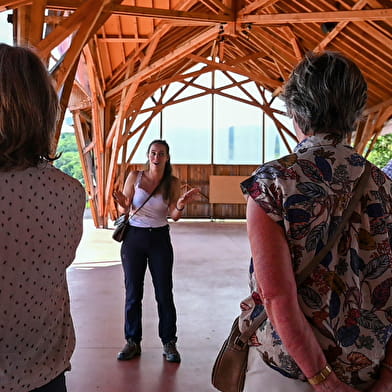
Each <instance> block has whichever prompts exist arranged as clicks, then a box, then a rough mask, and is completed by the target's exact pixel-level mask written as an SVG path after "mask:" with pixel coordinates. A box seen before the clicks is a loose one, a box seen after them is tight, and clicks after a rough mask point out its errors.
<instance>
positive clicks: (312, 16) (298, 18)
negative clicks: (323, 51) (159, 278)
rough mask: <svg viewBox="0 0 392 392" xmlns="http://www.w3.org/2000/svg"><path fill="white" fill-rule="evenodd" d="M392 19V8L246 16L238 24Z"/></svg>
mask: <svg viewBox="0 0 392 392" xmlns="http://www.w3.org/2000/svg"><path fill="white" fill-rule="evenodd" d="M391 18H392V8H388V9H385V8H384V9H375V10H360V11H356V10H353V11H333V12H311V13H304V12H298V13H296V14H268V15H267V14H265V15H246V16H244V17H242V18H240V19H238V20H237V23H254V24H258V25H276V24H293V23H323V22H331V21H332V22H360V21H363V20H386V21H387V20H389V19H391Z"/></svg>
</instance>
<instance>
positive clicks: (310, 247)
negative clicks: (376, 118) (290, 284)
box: [240, 135, 392, 387]
mask: <svg viewBox="0 0 392 392" xmlns="http://www.w3.org/2000/svg"><path fill="white" fill-rule="evenodd" d="M365 162H366V161H365V159H364V158H363V157H362V156H360V155H359V154H357V153H356V152H355V151H354V150H353V149H352V148H351V147H350V146H347V145H344V144H342V143H341V142H340V141H339V140H337V139H336V138H334V136H332V135H318V136H311V137H309V138H307V139H306V140H304V141H303V142H302V143H300V144H299V145H298V146H297V147H296V149H295V151H294V153H293V154H290V155H288V156H285V157H283V158H281V159H278V160H275V161H272V162H269V163H266V164H263V165H262V166H260V167H259V168H258V169H257V170H256V171H255V173H254V175H253V176H252V177H250V178H249V179H247V180H246V181H244V182H243V183H242V185H241V186H242V189H243V192H244V193H246V194H248V195H249V196H250V197H252V198H253V199H254V200H255V201H256V202H257V203H258V204H259V206H260V207H261V208H263V209H264V211H265V212H266V213H267V214H268V215H269V216H270V217H271V219H273V220H274V221H275V222H277V223H278V224H279V225H281V226H282V227H283V228H284V231H285V234H286V237H287V241H288V244H289V248H290V251H291V255H292V262H293V271H294V273H295V274H298V273H299V272H300V271H301V270H302V269H303V268H304V267H306V266H307V265H308V264H309V262H310V261H311V260H312V258H313V257H314V256H315V254H317V253H318V252H319V251H320V250H321V249H322V247H323V246H324V245H325V244H326V243H327V241H328V237H329V236H330V235H331V234H332V233H333V231H334V230H335V229H336V227H337V224H338V222H339V220H340V219H341V216H342V214H343V212H344V209H345V208H346V206H347V205H348V203H349V201H350V198H351V197H352V191H353V189H354V187H355V185H356V183H357V181H358V179H359V177H360V176H361V174H362V172H363V170H364V166H365ZM391 193H392V181H391V180H390V179H389V178H388V177H387V176H386V175H385V174H384V173H383V172H382V171H381V170H380V169H378V168H377V167H375V166H374V165H372V170H371V176H370V179H369V183H368V184H367V188H366V190H365V193H364V195H363V196H362V198H361V201H360V203H359V205H358V207H357V208H356V209H355V211H354V213H353V215H352V217H351V219H350V221H349V223H348V224H347V225H346V228H345V229H344V230H343V232H342V234H341V235H340V238H338V240H337V241H336V244H335V245H334V246H333V247H332V249H331V251H330V252H329V253H328V254H327V256H326V257H325V258H324V259H323V260H322V262H321V263H320V265H319V266H318V267H316V268H315V270H314V271H313V272H312V274H311V275H310V277H309V278H308V279H307V280H306V281H305V283H304V284H302V285H301V286H300V287H299V288H298V300H299V303H300V306H301V308H302V310H303V312H304V314H305V316H306V317H307V319H308V321H309V323H310V324H311V326H312V328H313V330H314V333H315V335H316V337H317V339H318V341H319V342H320V345H321V347H322V348H323V350H324V353H325V355H326V358H327V361H328V362H329V363H330V364H331V365H332V367H333V369H334V371H335V372H336V374H337V375H338V377H339V378H340V379H341V380H342V381H343V382H345V383H347V384H350V385H352V386H359V387H360V386H361V385H364V384H365V383H369V382H371V380H372V379H374V378H376V376H377V371H378V366H379V363H380V361H381V360H382V359H383V357H384V353H385V346H386V343H387V342H388V339H389V338H390V337H391V335H392V296H391V287H392V251H391V247H392V199H391ZM250 278H251V279H250V287H251V295H250V296H249V297H248V298H247V299H245V300H244V301H243V302H242V303H241V309H242V315H241V324H240V325H242V328H243V327H244V325H247V324H249V322H250V320H252V319H253V318H254V317H256V316H257V315H258V314H259V313H260V311H261V310H262V309H263V304H262V300H261V298H260V296H259V294H258V290H257V284H256V281H255V279H254V276H253V267H252V265H251V268H250ZM250 344H251V345H254V346H257V349H258V351H259V353H260V355H261V357H262V358H263V360H264V361H265V362H266V363H267V364H268V365H269V366H271V367H272V368H274V369H276V370H277V371H279V372H280V373H282V374H284V375H285V376H287V377H292V378H297V379H302V380H306V378H305V376H304V375H303V374H302V372H301V370H300V369H299V368H298V366H297V365H296V363H295V361H294V360H293V359H292V358H291V357H290V355H289V354H288V352H287V351H286V349H285V347H284V345H283V344H282V342H281V340H280V338H279V336H278V334H277V333H276V331H275V330H274V328H273V326H272V324H271V323H270V322H269V320H267V321H266V322H265V323H264V324H263V325H262V326H261V327H260V328H259V330H258V331H257V333H256V334H255V336H253V337H252V338H251V340H250Z"/></svg>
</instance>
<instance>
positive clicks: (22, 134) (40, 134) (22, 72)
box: [0, 44, 59, 171]
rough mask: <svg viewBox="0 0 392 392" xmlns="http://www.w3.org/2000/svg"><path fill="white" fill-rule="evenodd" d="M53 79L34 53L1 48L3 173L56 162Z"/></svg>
mask: <svg viewBox="0 0 392 392" xmlns="http://www.w3.org/2000/svg"><path fill="white" fill-rule="evenodd" d="M58 106H59V105H58V97H57V94H56V91H55V89H54V87H53V85H52V80H51V77H50V75H49V73H48V71H47V69H46V67H45V65H44V64H43V62H42V61H41V59H40V58H39V57H38V56H37V55H36V54H35V53H34V52H33V50H32V49H29V48H25V47H12V46H9V45H6V44H0V171H8V170H22V169H25V168H27V167H33V166H36V165H38V164H39V163H40V162H45V161H46V162H47V161H53V160H55V159H56V158H57V157H51V155H50V152H51V146H52V142H53V136H54V130H55V126H56V121H57V113H58Z"/></svg>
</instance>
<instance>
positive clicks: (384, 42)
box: [0, 0, 392, 227]
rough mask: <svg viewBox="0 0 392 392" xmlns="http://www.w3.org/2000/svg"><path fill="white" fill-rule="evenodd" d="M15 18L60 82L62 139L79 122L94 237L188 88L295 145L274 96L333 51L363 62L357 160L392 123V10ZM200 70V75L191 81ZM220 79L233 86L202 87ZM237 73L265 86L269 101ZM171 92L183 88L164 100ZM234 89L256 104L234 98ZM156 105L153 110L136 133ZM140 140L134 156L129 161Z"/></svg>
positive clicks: (120, 7) (233, 1) (301, 3)
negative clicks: (300, 67)
mask: <svg viewBox="0 0 392 392" xmlns="http://www.w3.org/2000/svg"><path fill="white" fill-rule="evenodd" d="M10 10H12V11H13V12H12V14H11V15H10V17H9V19H10V22H12V23H13V28H14V41H15V43H16V44H22V45H30V46H33V47H35V48H36V50H37V51H38V53H39V55H40V56H41V58H42V59H43V60H44V61H45V62H46V63H47V64H48V67H49V69H50V72H51V74H52V76H53V78H54V80H55V83H56V87H57V91H58V93H59V96H60V100H61V108H62V117H61V121H60V123H59V126H58V130H57V134H56V140H58V138H59V135H60V130H61V124H62V120H63V118H64V114H65V110H66V108H67V107H69V109H70V110H71V112H72V114H73V117H74V127H75V134H76V137H77V141H78V147H79V153H80V158H81V162H82V168H83V174H84V177H85V181H86V190H87V192H88V195H89V198H90V204H91V210H92V213H93V218H94V222H95V225H96V226H97V227H107V224H108V218H109V217H115V216H116V210H115V206H114V204H113V200H112V191H113V188H114V186H120V187H121V186H122V184H123V182H124V179H125V177H126V174H127V172H128V170H129V164H130V163H132V157H133V155H134V153H135V148H137V147H138V145H139V144H140V141H141V139H142V138H143V135H144V134H145V133H146V130H147V129H148V126H149V124H150V123H151V121H152V119H153V118H154V117H155V116H156V115H157V114H158V113H159V112H160V111H161V110H162V109H163V108H164V107H166V106H168V105H172V104H175V103H178V102H180V100H179V99H178V100H177V99H176V96H179V95H180V90H181V89H186V88H187V87H189V86H193V87H195V86H197V87H198V89H199V90H202V91H201V92H200V93H199V95H197V96H201V95H206V94H212V93H214V94H220V95H222V96H226V97H231V98H233V99H237V100H239V101H241V102H245V103H248V104H250V105H254V106H256V107H259V108H260V109H261V110H263V111H264V112H265V113H266V114H267V115H268V116H270V117H271V118H272V120H273V121H274V123H275V125H276V128H277V130H278V132H279V134H280V135H281V137H282V140H283V141H284V143H286V145H287V146H288V143H287V138H291V137H293V135H292V134H291V133H290V131H289V130H288V129H287V128H285V126H284V125H283V124H282V123H281V122H280V121H279V120H278V118H277V117H276V114H277V113H276V110H274V109H273V108H272V106H271V99H270V100H268V99H267V98H266V95H265V91H268V92H269V93H271V94H272V97H273V98H274V97H276V96H278V95H279V93H280V91H281V87H282V84H283V83H284V81H285V80H286V79H287V77H288V75H289V74H290V72H291V70H292V68H293V67H294V65H295V64H296V63H297V62H298V61H299V60H300V59H301V58H302V56H303V54H304V53H305V52H307V51H309V50H312V51H322V50H326V49H327V50H336V51H340V52H343V53H345V54H346V55H347V56H349V57H351V58H352V59H354V60H355V62H356V63H357V64H358V65H359V67H360V68H361V70H362V71H363V73H364V75H365V77H366V79H367V81H368V85H369V102H368V108H367V111H366V118H365V121H364V122H363V123H362V124H361V126H360V127H359V129H358V130H357V132H356V134H355V135H354V139H353V144H354V145H355V147H356V148H357V149H358V150H359V152H361V153H366V149H367V148H368V147H367V146H368V143H369V141H370V142H371V143H370V146H372V144H374V142H375V140H376V139H377V137H378V136H379V134H380V132H381V131H382V129H383V128H384V126H385V124H386V123H387V121H388V120H389V119H390V118H391V117H392V78H391V75H392V49H391V48H392V2H391V0H338V1H336V0H334V1H332V0H124V1H121V0H85V1H80V0H48V1H45V0H30V1H28V0H27V1H26V0H14V1H4V0H0V12H4V11H10ZM196 64H203V66H202V67H200V69H198V70H197V71H194V67H195V65H196ZM216 70H219V71H222V72H224V73H225V74H226V75H227V77H228V78H229V79H230V78H231V83H228V84H227V86H224V87H220V88H214V87H211V88H205V87H203V88H202V87H201V86H200V85H198V84H197V78H198V77H199V76H200V75H201V74H203V73H206V72H214V71H216ZM232 73H235V74H239V75H242V77H245V78H246V80H247V81H252V82H254V83H256V85H257V86H258V89H259V91H260V96H261V97H262V99H261V100H260V99H256V98H255V97H254V96H253V95H252V94H249V93H248V92H247V90H246V87H243V85H244V83H243V82H238V81H237V80H236V79H234V78H232V77H231V76H230V75H231V74H232ZM173 82H180V83H182V87H181V89H180V90H179V91H178V94H177V95H176V96H174V97H173V96H172V97H171V98H170V99H168V100H165V92H166V91H167V89H168V86H169V85H170V84H171V83H173ZM233 86H236V87H238V88H240V89H242V91H243V93H244V95H245V96H246V97H247V98H239V97H234V96H230V94H229V93H228V92H227V91H228V89H229V88H230V87H233ZM157 91H160V93H159V96H158V97H157ZM151 97H154V99H155V106H154V107H153V108H151V109H149V110H150V115H149V117H148V119H147V120H145V121H144V122H142V123H141V125H139V126H137V127H135V126H134V124H135V121H136V119H137V117H138V115H140V114H142V113H144V112H145V110H146V109H145V107H144V106H143V105H144V103H145V101H146V100H147V99H149V98H151ZM195 97H196V96H195V95H194V96H189V97H188V98H187V99H192V98H195ZM273 98H272V100H273ZM131 138H137V142H136V143H135V146H136V147H135V148H133V149H132V150H131V151H128V150H127V144H128V141H129V140H130V139H131ZM54 148H55V146H54ZM370 148H371V147H370ZM120 151H121V156H119V155H120ZM118 162H120V164H119V163H118Z"/></svg>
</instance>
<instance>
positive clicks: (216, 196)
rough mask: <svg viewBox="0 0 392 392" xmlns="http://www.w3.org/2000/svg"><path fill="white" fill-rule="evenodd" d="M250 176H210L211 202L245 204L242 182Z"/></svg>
mask: <svg viewBox="0 0 392 392" xmlns="http://www.w3.org/2000/svg"><path fill="white" fill-rule="evenodd" d="M248 177H249V176H210V195H209V200H210V203H218V204H245V203H246V200H245V198H244V196H243V194H242V192H241V188H240V183H241V182H242V181H244V180H246V179H247V178H248Z"/></svg>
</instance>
